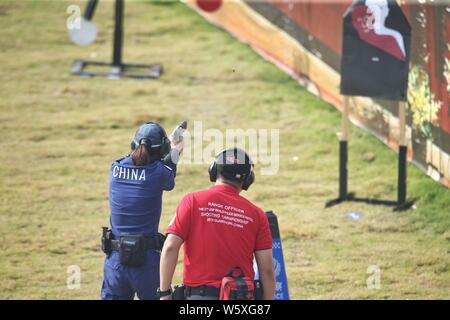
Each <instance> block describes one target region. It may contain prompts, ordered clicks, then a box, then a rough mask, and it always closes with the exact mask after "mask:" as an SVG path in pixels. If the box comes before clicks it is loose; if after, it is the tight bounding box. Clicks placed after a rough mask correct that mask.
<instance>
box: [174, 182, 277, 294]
mask: <svg viewBox="0 0 450 320" xmlns="http://www.w3.org/2000/svg"><path fill="white" fill-rule="evenodd" d="M167 233H172V234H175V235H177V236H179V237H181V238H182V239H183V240H184V273H183V283H184V284H185V285H187V286H191V287H196V286H201V285H209V286H215V287H220V283H221V281H222V278H223V277H224V276H226V275H227V274H228V273H229V272H230V271H231V270H232V269H233V268H234V267H241V269H242V270H243V271H244V274H245V275H246V276H247V277H250V278H252V279H253V278H254V276H255V273H254V271H253V254H254V252H255V251H257V250H264V249H272V236H271V234H270V229H269V222H268V220H267V217H266V215H265V214H264V212H263V211H262V210H261V209H260V208H258V207H257V206H255V205H254V204H252V203H251V202H250V201H248V200H247V199H245V198H244V197H241V196H240V195H239V191H238V190H237V189H236V188H235V187H233V186H231V185H227V184H223V185H216V186H213V187H211V188H210V189H208V190H203V191H199V192H194V193H190V194H188V195H186V196H185V197H184V198H183V199H182V200H181V202H180V204H179V206H178V208H177V213H176V216H175V217H174V218H173V219H172V221H171V223H170V225H169V228H168V230H167Z"/></svg>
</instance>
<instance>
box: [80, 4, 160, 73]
mask: <svg viewBox="0 0 450 320" xmlns="http://www.w3.org/2000/svg"><path fill="white" fill-rule="evenodd" d="M96 4H97V1H96V0H91V1H89V3H88V6H87V8H86V12H85V14H84V17H85V18H86V19H87V20H91V18H92V15H93V13H94V10H95V7H96ZM123 12H124V2H123V0H116V1H115V18H114V20H115V25H114V41H113V54H112V61H111V62H101V61H86V60H75V61H74V62H73V64H72V75H76V76H81V77H94V76H103V77H107V78H108V79H120V78H123V77H129V78H135V79H157V78H159V77H160V76H161V75H162V73H163V66H162V65H161V64H158V63H155V64H141V63H123V61H122V46H123V18H124V17H123ZM90 66H95V67H104V68H109V70H108V71H104V72H98V71H89V70H87V69H88V67H90ZM140 70H142V71H140Z"/></svg>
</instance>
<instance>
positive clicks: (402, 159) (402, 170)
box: [397, 101, 408, 205]
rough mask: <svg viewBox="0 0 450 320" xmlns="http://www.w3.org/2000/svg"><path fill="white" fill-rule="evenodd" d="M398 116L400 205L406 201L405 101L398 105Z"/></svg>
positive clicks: (398, 191)
mask: <svg viewBox="0 0 450 320" xmlns="http://www.w3.org/2000/svg"><path fill="white" fill-rule="evenodd" d="M398 107H399V108H398V118H399V122H400V123H399V141H398V143H399V150H398V186H397V202H398V205H402V204H404V203H405V202H406V179H407V171H406V160H407V159H406V155H407V151H408V146H407V142H406V110H405V109H406V102H404V101H401V102H400V103H399V106H398Z"/></svg>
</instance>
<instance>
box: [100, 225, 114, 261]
mask: <svg viewBox="0 0 450 320" xmlns="http://www.w3.org/2000/svg"><path fill="white" fill-rule="evenodd" d="M111 240H112V231H111V229H109V228H108V227H102V251H103V252H104V253H105V254H106V255H107V256H109V255H110V254H111V252H112V243H111Z"/></svg>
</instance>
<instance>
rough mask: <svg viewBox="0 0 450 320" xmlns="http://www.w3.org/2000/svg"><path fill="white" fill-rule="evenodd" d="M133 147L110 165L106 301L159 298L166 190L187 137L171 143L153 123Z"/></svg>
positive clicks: (145, 127)
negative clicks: (162, 225) (162, 218)
mask: <svg viewBox="0 0 450 320" xmlns="http://www.w3.org/2000/svg"><path fill="white" fill-rule="evenodd" d="M171 145H172V148H171ZM131 148H132V152H131V154H130V155H128V156H126V157H124V158H122V159H119V160H117V161H115V162H114V163H113V164H112V165H111V171H110V177H109V181H110V185H109V204H110V211H111V216H110V223H111V229H112V230H111V232H110V233H109V235H108V236H107V238H108V239H109V240H110V241H109V243H108V244H106V245H105V247H106V249H104V251H105V253H106V254H107V257H106V258H105V263H104V277H103V285H102V290H101V297H102V299H108V300H109V299H133V298H134V295H135V294H137V295H138V297H139V299H157V296H156V289H157V288H158V286H159V259H160V250H161V245H162V239H161V236H160V235H159V234H158V226H159V220H160V217H161V206H162V193H163V191H170V190H172V189H173V188H174V187H175V175H176V162H177V161H176V160H177V159H178V157H179V154H180V153H181V151H182V150H183V141H182V140H180V141H177V144H174V143H171V141H170V139H169V138H168V137H167V135H166V133H165V131H164V129H163V128H162V127H161V126H160V125H158V124H156V123H151V122H150V123H146V124H144V125H142V126H140V127H139V129H138V130H137V132H136V135H135V138H134V139H133V141H132V143H131ZM174 159H175V160H174ZM102 241H105V239H103V240H102Z"/></svg>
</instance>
